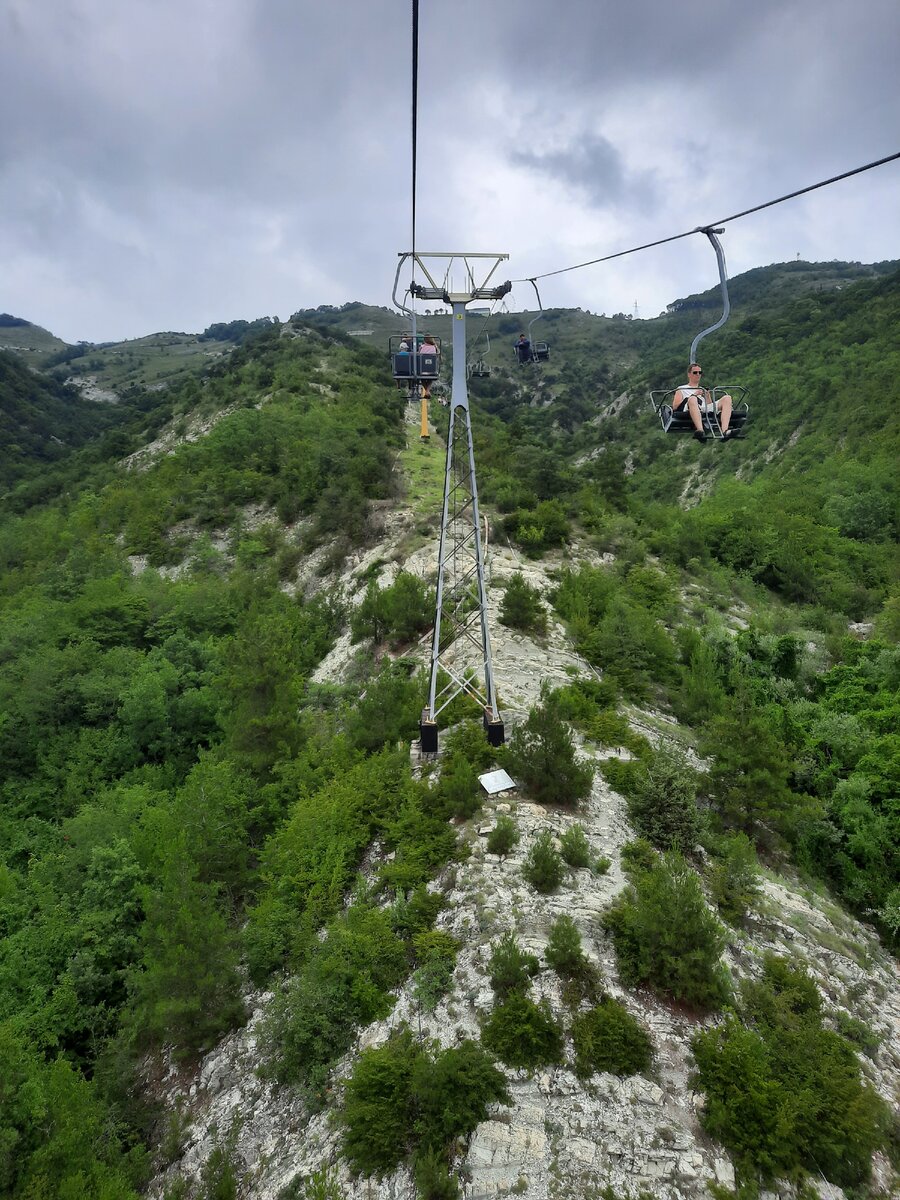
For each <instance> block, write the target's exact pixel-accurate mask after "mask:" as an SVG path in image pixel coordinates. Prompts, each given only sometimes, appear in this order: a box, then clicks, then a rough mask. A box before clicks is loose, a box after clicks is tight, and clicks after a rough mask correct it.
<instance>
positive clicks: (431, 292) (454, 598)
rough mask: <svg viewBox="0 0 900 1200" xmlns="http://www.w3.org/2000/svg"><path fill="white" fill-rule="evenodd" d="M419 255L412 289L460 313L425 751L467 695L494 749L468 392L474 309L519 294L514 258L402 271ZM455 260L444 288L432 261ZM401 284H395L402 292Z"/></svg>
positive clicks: (468, 258)
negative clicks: (506, 270)
mask: <svg viewBox="0 0 900 1200" xmlns="http://www.w3.org/2000/svg"><path fill="white" fill-rule="evenodd" d="M407 258H412V260H413V269H415V268H416V267H418V268H419V269H420V270H421V272H422V274H423V275H424V276H425V278H426V279H427V281H428V285H429V286H424V285H422V284H417V283H416V282H415V281H413V282H412V283H411V284H410V288H409V290H410V292H411V293H412V295H413V296H416V297H418V298H419V299H421V300H441V301H443V303H444V304H448V305H450V308H451V310H452V313H453V381H452V385H451V393H450V405H449V407H450V427H449V429H448V432H447V458H446V465H445V468H444V505H443V509H442V512H441V540H440V546H439V550H438V578H437V598H436V602H435V613H434V632H433V635H432V643H431V678H430V681H429V685H428V703H427V705H426V706H425V708H424V709H423V710H422V720H421V724H420V726H419V733H420V738H421V747H422V752H423V754H433V753H435V751H436V750H437V748H438V725H437V719H438V717H439V716H440V714H441V713H442V712H443V711H444V709H446V708H447V706H448V705H449V704H450V703H451V701H453V700H454V699H455V698H456V697H457V696H458V695H459V694H460V693H461V692H464V693H465V694H466V695H467V696H470V697H471V698H472V699H473V700H475V701H476V703H477V704H478V705H479V707H480V708H481V711H482V714H483V718H484V728H485V732H486V733H487V736H488V741H489V742H490V743H491V745H492V746H501V745H502V744H503V741H504V731H503V721H502V720H501V718H500V709H499V707H498V705H497V690H496V687H495V685H494V672H493V667H492V664H491V637H490V631H489V628H488V607H487V592H486V589H485V583H484V551H483V547H482V542H481V519H480V516H479V512H478V486H477V484H476V482H475V451H474V448H473V445H472V421H471V414H470V412H469V395H468V390H467V387H466V305H467V304H470V303H471V302H472V301H473V300H499V299H501V298H502V297H503V296H505V295H507V293H508V292H509V291H510V290H511V287H512V285H511V284H510V283H501V284H499V285H497V286H494V287H490V286H488V285H489V281H490V279H491V277H492V275H493V274H494V272H495V271H496V270H497V268H498V267H499V265H500V263H501V262H504V261H505V260H506V259H507V258H509V255H508V254H438V253H430V254H419V253H417V252H415V251H413V252H412V253H411V254H410V253H406V254H402V255H401V257H400V265H399V266H398V267H397V279H399V277H400V268H401V267H402V265H403V262H404V261H405V260H406V259H407ZM435 258H439V259H444V260H447V259H449V263H448V265H447V270H446V272H445V273H444V275H443V278H444V279H445V280H449V278H450V270H451V268H452V266H453V262H454V260H459V261H460V262H461V264H462V266H463V269H464V273H465V279H464V283H463V287H462V288H461V289H460V290H456V289H455V288H454V286H453V284H452V283H451V284H450V286H449V287H445V286H442V285H440V284H438V283H437V282H436V281H435V279H434V278H433V276H432V274H431V273H430V272H429V270H428V267H427V266H426V265H425V261H424V260H426V259H435ZM396 286H397V284H396V281H395V284H394V288H395V293H396Z"/></svg>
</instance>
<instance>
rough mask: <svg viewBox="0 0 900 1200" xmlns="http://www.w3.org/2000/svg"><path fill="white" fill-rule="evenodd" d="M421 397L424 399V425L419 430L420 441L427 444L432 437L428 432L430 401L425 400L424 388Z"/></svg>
mask: <svg viewBox="0 0 900 1200" xmlns="http://www.w3.org/2000/svg"><path fill="white" fill-rule="evenodd" d="M420 395H421V397H422V424H421V426H420V428H419V440H420V441H423V442H427V441H428V439H429V437H430V436H431V435H430V434H429V432H428V401H427V400H426V399H425V389H424V388H422V390H421V393H420Z"/></svg>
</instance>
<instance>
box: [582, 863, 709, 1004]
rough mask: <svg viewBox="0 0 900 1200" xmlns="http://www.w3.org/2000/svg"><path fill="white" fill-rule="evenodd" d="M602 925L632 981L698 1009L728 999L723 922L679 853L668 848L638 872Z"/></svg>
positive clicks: (626, 977)
mask: <svg viewBox="0 0 900 1200" xmlns="http://www.w3.org/2000/svg"><path fill="white" fill-rule="evenodd" d="M603 925H604V927H605V928H606V929H607V930H609V932H610V933H611V934H612V937H613V941H614V943H615V947H616V957H617V958H618V962H619V972H620V974H621V976H622V979H623V980H624V981H625V982H626V983H628V984H629V985H631V986H636V985H638V984H642V983H647V984H650V985H651V986H653V987H655V988H658V989H659V990H660V991H662V992H666V993H668V994H669V995H671V996H672V997H674V999H676V1000H683V1001H684V1002H685V1003H686V1004H690V1005H693V1006H694V1007H696V1008H700V1009H715V1008H719V1007H720V1006H721V1005H722V1004H723V1002H724V1001H725V1000H726V998H727V996H728V991H729V988H728V981H727V977H726V975H725V973H724V968H723V967H722V965H721V963H720V958H721V954H722V950H723V949H724V946H725V938H724V932H723V928H722V926H721V925H720V924H719V922H718V921H717V920H716V918H715V917H714V916H713V914H712V913H711V912H710V910H709V908H708V907H707V904H706V900H705V899H704V897H703V891H702V889H701V887H700V881H699V879H698V878H697V876H696V874H695V873H694V872H693V871H692V870H691V869H690V867H689V866H688V865H687V863H686V862H685V861H684V859H683V858H682V857H681V855H680V854H677V853H676V852H674V851H673V852H671V853H669V854H666V855H665V856H663V857H662V858H661V859H660V860H658V862H657V863H655V864H654V865H653V866H651V867H650V868H649V869H647V870H644V871H640V872H638V873H636V874H635V875H634V876H633V882H632V884H631V885H630V886H629V887H627V888H626V889H625V891H624V892H623V893H622V894H621V895H620V896H619V897H618V899H617V900H615V901H614V902H613V904H612V905H611V906H610V907H609V908H608V909H607V911H606V913H605V914H604V917H603Z"/></svg>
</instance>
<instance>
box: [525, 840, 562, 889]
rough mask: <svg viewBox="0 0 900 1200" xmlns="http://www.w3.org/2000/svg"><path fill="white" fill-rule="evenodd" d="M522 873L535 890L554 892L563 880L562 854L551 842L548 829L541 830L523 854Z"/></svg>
mask: <svg viewBox="0 0 900 1200" xmlns="http://www.w3.org/2000/svg"><path fill="white" fill-rule="evenodd" d="M522 874H523V876H524V877H525V879H527V881H528V882H529V883H530V884H531V886H532V887H533V888H534V889H535V891H537V892H542V893H543V894H545V895H547V894H549V893H550V892H555V891H556V889H557V888H558V887H559V885H560V884H561V883H562V881H563V876H564V874H565V872H564V870H563V861H562V856H561V855H560V853H559V851H558V850H557V849H556V846H555V845H554V842H553V834H552V833H551V832H550V830H549V829H544V830H542V831H541V832H540V833H539V834H538V836H537V837H536V838H535V840H534V841H533V842H532V844H531V849H530V850H529V851H528V854H527V855H526V856H525V862H524V863H523V865H522Z"/></svg>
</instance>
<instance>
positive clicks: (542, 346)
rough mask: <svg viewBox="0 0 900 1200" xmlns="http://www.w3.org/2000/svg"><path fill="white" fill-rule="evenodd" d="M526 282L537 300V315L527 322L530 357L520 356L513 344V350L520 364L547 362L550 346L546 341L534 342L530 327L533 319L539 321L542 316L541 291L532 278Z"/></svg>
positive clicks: (533, 321)
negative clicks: (532, 289)
mask: <svg viewBox="0 0 900 1200" xmlns="http://www.w3.org/2000/svg"><path fill="white" fill-rule="evenodd" d="M528 282H529V283H530V284H531V286H532V287H533V288H534V294H535V296H537V302H538V311H537V315H536V316H534V317H532V319H531V320H530V321H529V322H528V334H527V337H528V342H529V345H530V346H531V355H530V358H524V357H520V356H519V352H518V350H517V349H516V348H515V346H514V347H513V352H514V354H515V356H516V362H518V363H519V364H522V363H525V362H533V363H542V362H549V361H550V346H549V345H548V343H547V342H536V341H535V340H534V338H533V337H532V336H531V327H532V325H534V323H535V321H540V319H541V317H543V315H544V306H543V304H542V303H541V293H540V292H539V291H538V285H537V283H536V282H535V280H533V279H529V280H528Z"/></svg>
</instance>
